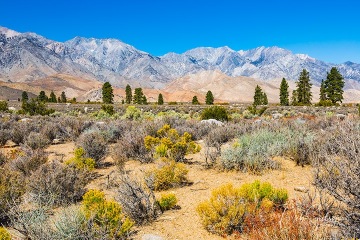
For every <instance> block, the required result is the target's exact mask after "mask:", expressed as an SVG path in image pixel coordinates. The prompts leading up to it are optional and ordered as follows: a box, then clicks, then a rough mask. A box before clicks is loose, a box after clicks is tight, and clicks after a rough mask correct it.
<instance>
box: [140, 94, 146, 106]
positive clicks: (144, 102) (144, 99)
mask: <svg viewBox="0 0 360 240" xmlns="http://www.w3.org/2000/svg"><path fill="white" fill-rule="evenodd" d="M141 104H144V105H147V104H148V102H147V98H146V96H145V95H143V96H142V100H141Z"/></svg>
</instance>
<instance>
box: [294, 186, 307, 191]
mask: <svg viewBox="0 0 360 240" xmlns="http://www.w3.org/2000/svg"><path fill="white" fill-rule="evenodd" d="M294 190H295V191H298V192H303V193H307V192H308V191H309V189H307V188H306V187H304V186H298V187H294Z"/></svg>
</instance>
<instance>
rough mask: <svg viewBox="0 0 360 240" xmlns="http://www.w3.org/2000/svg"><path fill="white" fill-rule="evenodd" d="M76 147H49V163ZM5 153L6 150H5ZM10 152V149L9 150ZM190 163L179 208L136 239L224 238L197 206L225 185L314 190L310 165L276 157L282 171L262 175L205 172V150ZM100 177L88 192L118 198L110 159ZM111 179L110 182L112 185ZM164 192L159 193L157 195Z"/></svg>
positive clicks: (134, 171) (134, 167)
mask: <svg viewBox="0 0 360 240" xmlns="http://www.w3.org/2000/svg"><path fill="white" fill-rule="evenodd" d="M74 147H75V144H74V143H72V142H70V143H64V144H58V145H51V146H50V147H48V148H47V150H46V151H47V152H48V153H49V160H50V161H54V160H55V161H65V160H67V159H69V158H70V157H72V156H73V151H74ZM2 150H4V149H2ZM6 150H7V151H9V149H6ZM187 157H188V158H189V159H191V160H189V163H188V164H187V166H188V168H189V174H188V178H189V180H190V181H191V182H192V183H193V184H192V185H189V186H184V187H181V188H175V189H172V190H171V191H172V192H174V193H175V194H176V196H177V198H178V200H179V201H178V205H179V206H180V209H177V210H170V211H166V212H165V213H164V214H163V215H161V216H160V217H159V218H158V219H157V220H156V221H155V222H153V223H151V224H149V225H146V226H141V227H136V234H135V235H134V239H142V237H143V235H144V234H154V235H158V236H161V237H163V238H164V239H199V240H200V239H223V238H221V237H219V236H216V235H213V234H211V233H208V232H207V231H206V230H205V229H204V228H203V227H202V225H201V222H200V218H199V216H198V215H197V213H196V206H197V205H198V204H199V203H200V202H201V201H204V200H207V199H208V198H209V197H210V194H211V191H212V189H214V188H216V187H218V186H220V185H223V184H225V183H232V184H234V185H235V186H240V185H241V184H243V183H248V182H252V181H254V180H257V179H258V180H260V181H268V182H270V183H271V184H272V185H273V186H274V187H278V188H286V189H287V190H288V192H289V195H290V198H292V199H293V198H298V197H301V195H303V194H304V193H301V192H297V191H295V190H294V187H297V186H304V187H306V188H310V189H311V179H312V169H311V167H309V166H306V167H299V166H295V163H294V162H293V161H291V160H289V159H284V158H277V160H278V161H280V162H281V165H282V167H281V169H280V170H273V171H268V172H265V173H264V174H262V175H253V174H249V173H242V172H236V171H228V172H224V171H220V170H217V169H206V168H205V167H204V164H205V160H204V159H205V158H204V153H203V150H202V151H201V152H200V153H198V154H193V155H190V156H187ZM153 166H154V164H141V163H139V162H138V161H128V162H127V163H126V166H125V169H126V171H127V172H128V173H129V174H131V175H136V176H138V177H139V176H140V177H141V175H142V174H143V172H144V171H146V170H147V169H149V168H150V167H153ZM95 171H96V173H97V175H98V177H97V178H96V179H94V180H93V181H92V182H91V183H89V184H88V186H87V188H88V189H100V190H102V191H104V192H105V194H106V196H107V197H108V198H116V188H114V187H113V186H111V184H110V183H111V179H113V178H116V176H118V174H119V172H118V171H117V168H116V166H115V165H114V163H113V159H112V158H111V157H107V158H106V159H105V166H104V167H102V168H100V169H96V170H95ZM109 180H110V182H109ZM160 194H161V193H159V192H157V193H156V195H160Z"/></svg>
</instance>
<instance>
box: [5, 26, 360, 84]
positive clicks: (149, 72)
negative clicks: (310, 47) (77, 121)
mask: <svg viewBox="0 0 360 240" xmlns="http://www.w3.org/2000/svg"><path fill="white" fill-rule="evenodd" d="M332 66H336V67H338V68H339V70H340V72H341V73H342V74H343V76H344V77H345V78H346V79H348V80H353V81H355V82H359V81H360V64H356V63H351V62H346V63H343V64H339V65H336V64H330V63H325V62H323V61H320V60H317V59H314V58H311V57H309V56H307V55H304V54H293V53H292V52H290V51H288V50H285V49H281V48H278V47H269V48H265V47H259V48H256V49H251V50H248V51H243V50H240V51H234V50H232V49H230V48H228V47H221V48H206V47H201V48H195V49H192V50H189V51H187V52H185V53H182V54H176V53H168V54H166V55H164V56H162V57H156V56H152V55H151V54H149V53H145V52H143V51H140V50H138V49H136V48H134V47H133V46H130V45H128V44H126V43H123V42H121V41H119V40H116V39H94V38H81V37H76V38H74V39H72V40H69V41H67V42H65V43H61V42H56V41H52V40H49V39H46V38H44V37H42V36H39V35H37V34H34V33H17V32H15V31H13V30H9V29H7V28H3V27H0V80H2V81H12V82H24V81H33V80H36V79H38V78H43V77H47V76H51V75H54V74H57V73H65V74H69V75H74V76H77V77H83V78H86V79H93V80H98V81H101V82H104V81H110V82H111V83H113V84H114V85H116V86H119V87H124V86H125V85H126V84H127V83H131V84H132V85H134V86H142V87H148V88H159V89H161V88H163V87H165V86H166V84H167V83H168V82H171V81H172V80H174V79H177V78H180V77H183V76H186V75H188V74H193V73H197V72H201V71H204V70H219V71H221V72H223V73H225V74H226V75H228V76H233V77H237V76H247V77H252V78H256V79H260V80H271V79H274V78H282V77H285V78H287V79H290V80H296V79H297V78H298V74H299V72H300V71H301V70H302V69H303V68H306V69H307V70H308V71H309V72H310V76H311V78H312V80H313V81H314V82H315V83H318V82H320V81H321V79H323V78H325V77H326V72H327V71H329V70H330V68H331V67H332Z"/></svg>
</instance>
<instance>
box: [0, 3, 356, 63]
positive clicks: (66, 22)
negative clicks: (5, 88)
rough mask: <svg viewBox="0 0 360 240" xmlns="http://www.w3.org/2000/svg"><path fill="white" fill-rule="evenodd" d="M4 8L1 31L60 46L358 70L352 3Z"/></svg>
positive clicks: (14, 5)
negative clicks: (284, 57)
mask: <svg viewBox="0 0 360 240" xmlns="http://www.w3.org/2000/svg"><path fill="white" fill-rule="evenodd" d="M243 2H245V3H243ZM0 9H1V11H0V26H4V27H8V28H10V29H14V30H16V31H19V32H26V31H31V32H36V33H38V34H40V35H43V36H45V37H47V38H50V39H53V40H57V41H66V40H69V39H71V38H73V37H75V36H83V37H96V38H117V39H120V40H122V41H124V42H126V43H128V44H131V45H133V46H135V47H136V48H138V49H140V50H143V51H146V52H149V53H151V54H153V55H157V56H160V55H163V54H165V53H167V52H177V53H182V52H185V51H186V50H189V49H191V48H195V47H200V46H207V47H220V46H229V47H230V48H232V49H234V50H240V49H243V50H247V49H251V48H255V47H258V46H279V47H283V48H287V49H289V50H292V51H293V52H294V53H305V54H309V55H310V56H312V57H315V58H318V59H321V60H324V61H327V62H333V63H340V62H344V61H348V60H349V61H353V62H358V63H360V18H359V14H360V13H359V9H360V1H355V0H352V1H349V0H343V1H331V0H328V1H317V0H312V1H310V0H302V1H297V0H293V1H285V0H283V1H280V0H274V1H255V0H253V1H249V0H248V1H241V0H238V1H236V0H233V1H232V0H221V1H212V0H207V1H206V0H192V1H191V0H181V1H171V0H167V1H166V0H161V1H160V0H147V1H146V0H120V1H115V0H114V1H107V0H102V1H91V0H88V1H82V0H78V1H76V0H73V1H69V0H62V1H37V0H32V1H29V0H23V1H19V0H12V1H5V0H2V1H1V2H0Z"/></svg>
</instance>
